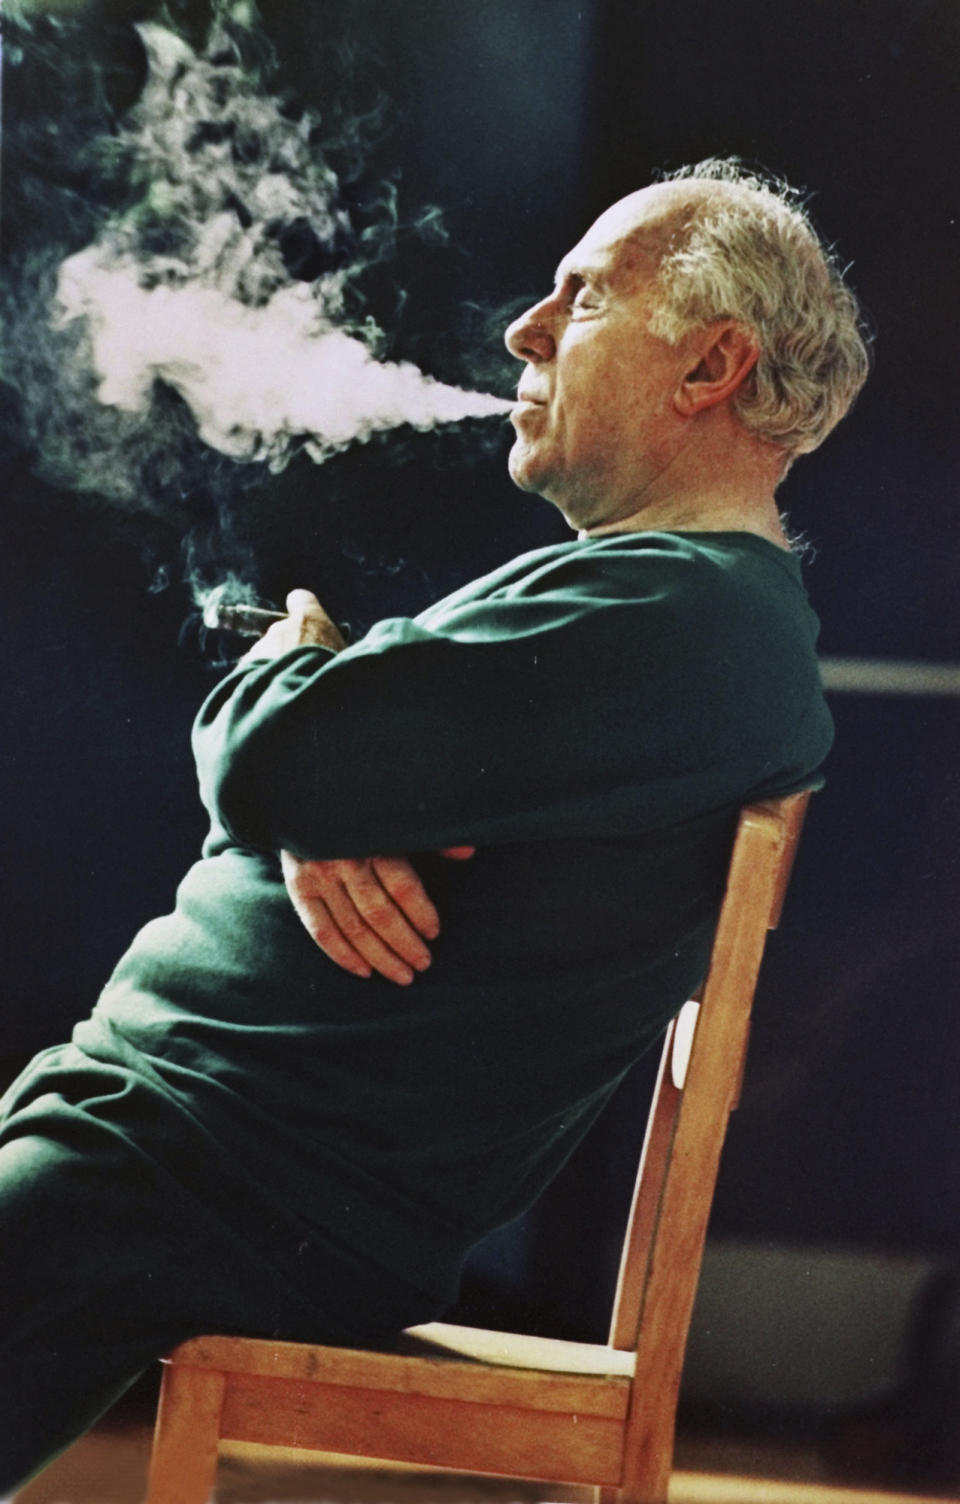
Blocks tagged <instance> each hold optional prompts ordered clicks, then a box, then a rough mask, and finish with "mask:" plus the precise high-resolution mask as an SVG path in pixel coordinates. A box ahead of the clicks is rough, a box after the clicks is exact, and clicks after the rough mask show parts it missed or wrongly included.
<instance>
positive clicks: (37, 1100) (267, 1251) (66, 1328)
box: [0, 1067, 437, 1497]
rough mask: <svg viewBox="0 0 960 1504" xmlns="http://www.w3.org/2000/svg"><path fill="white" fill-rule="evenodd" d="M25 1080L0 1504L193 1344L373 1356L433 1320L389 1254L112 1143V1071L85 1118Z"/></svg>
mask: <svg viewBox="0 0 960 1504" xmlns="http://www.w3.org/2000/svg"><path fill="white" fill-rule="evenodd" d="M29 1075H30V1081H29V1090H28V1091H26V1092H23V1093H19V1094H18V1090H17V1086H16V1085H15V1086H14V1087H13V1088H11V1091H10V1093H8V1096H7V1098H6V1099H5V1112H4V1114H3V1115H2V1116H0V1496H3V1497H5V1496H6V1495H7V1494H9V1493H10V1492H11V1491H12V1490H13V1489H14V1488H16V1487H18V1486H19V1485H21V1484H23V1483H25V1482H26V1481H27V1479H28V1478H30V1477H32V1476H33V1475H34V1474H35V1473H36V1472H37V1471H39V1470H40V1469H41V1468H42V1467H43V1466H44V1465H45V1464H46V1463H47V1462H49V1461H51V1460H52V1458H53V1457H54V1456H56V1455H57V1453H58V1452H60V1451H62V1450H63V1448H64V1447H66V1446H67V1445H69V1443H70V1442H71V1441H73V1440H75V1439H76V1438H77V1437H78V1436H79V1435H81V1434H82V1433H83V1432H84V1431H85V1430H87V1429H88V1428H89V1427H90V1426H91V1425H92V1424H93V1422H94V1421H95V1420H96V1419H97V1418H98V1416H99V1415H101V1414H102V1413H103V1411H104V1410H106V1409H107V1408H108V1407H109V1406H110V1404H111V1403H112V1402H113V1400H114V1399H115V1398H116V1397H117V1396H118V1395H119V1394H121V1393H122V1392H123V1390H124V1389H125V1388H127V1386H128V1385H129V1384H131V1383H132V1382H133V1380H134V1379H135V1378H136V1377H137V1376H138V1375H139V1374H140V1373H141V1372H142V1371H143V1370H144V1369H145V1368H146V1367H148V1366H149V1365H150V1364H151V1362H153V1361H154V1360H155V1359H157V1358H158V1357H160V1356H161V1355H162V1354H163V1353H164V1352H166V1351H168V1350H169V1349H170V1348H171V1347H173V1346H175V1345H176V1343H178V1342H180V1341H183V1340H185V1339H186V1338H188V1337H193V1336H199V1335H201V1334H203V1333H205V1332H222V1333H227V1334H232V1333H243V1334H247V1335H250V1336H262V1337H278V1338H282V1339H286V1340H302V1341H313V1342H334V1343H347V1344H349V1343H351V1342H371V1341H373V1342H375V1341H378V1340H383V1339H384V1338H386V1337H387V1336H388V1335H389V1333H390V1332H395V1331H396V1330H398V1329H399V1328H401V1327H402V1326H405V1325H408V1324H411V1323H413V1322H416V1321H422V1320H427V1319H430V1318H431V1317H432V1316H434V1315H436V1314H437V1311H436V1310H435V1309H434V1308H432V1307H431V1306H430V1304H429V1303H428V1302H427V1301H426V1300H425V1297H424V1296H423V1295H422V1294H421V1293H420V1292H417V1291H414V1290H412V1289H410V1288H409V1287H407V1286H405V1285H404V1284H403V1282H402V1281H399V1280H396V1279H395V1278H394V1277H393V1276H392V1275H390V1274H389V1273H388V1272H387V1268H386V1265H387V1263H388V1259H387V1258H384V1264H383V1265H381V1264H380V1263H379V1262H377V1261H376V1257H377V1252H378V1251H376V1250H374V1251H372V1254H373V1256H372V1257H371V1260H370V1261H364V1260H362V1259H360V1258H358V1257H357V1255H356V1254H355V1253H354V1252H352V1251H350V1250H348V1249H346V1248H344V1247H342V1246H338V1245H337V1243H336V1241H335V1240H334V1239H332V1238H330V1237H329V1236H328V1235H326V1234H323V1233H318V1232H317V1231H316V1230H314V1229H305V1228H304V1227H303V1225H302V1224H298V1223H297V1219H296V1216H295V1214H294V1213H293V1212H292V1211H291V1210H290V1209H289V1208H275V1209H273V1210H271V1209H270V1208H269V1207H266V1206H264V1205H262V1204H259V1205H258V1204H255V1203H253V1202H251V1203H250V1205H249V1206H245V1205H244V1204H243V1200H242V1198H243V1194H244V1192H243V1182H242V1176H239V1175H238V1179H237V1183H236V1185H234V1186H224V1185H222V1184H218V1185H217V1186H211V1193H210V1196H209V1197H200V1196H198V1195H197V1194H196V1191H195V1189H187V1188H185V1187H184V1186H183V1185H182V1184H181V1183H179V1181H178V1180H177V1179H176V1178H174V1177H173V1176H172V1175H170V1174H169V1173H168V1172H167V1171H166V1170H165V1169H164V1168H163V1166H162V1165H161V1164H160V1163H158V1162H157V1159H156V1158H155V1157H154V1156H153V1155H148V1154H146V1153H144V1152H141V1150H140V1149H139V1148H138V1146H137V1145H136V1144H135V1143H131V1142H130V1140H129V1139H128V1138H127V1137H126V1136H125V1135H124V1134H123V1133H121V1132H119V1131H118V1124H122V1105H123V1103H122V1097H121V1098H120V1099H119V1100H118V1099H117V1097H116V1094H114V1095H113V1096H112V1097H110V1096H109V1094H107V1095H104V1094H103V1087H104V1079H103V1073H102V1072H93V1073H91V1082H90V1086H91V1087H95V1088H96V1089H97V1090H99V1091H100V1092H101V1095H100V1097H98V1096H97V1095H96V1094H95V1093H93V1092H88V1093H87V1095H86V1096H85V1097H84V1098H83V1100H82V1104H80V1105H78V1101H77V1100H76V1097H77V1093H76V1092H75V1091H74V1092H73V1093H72V1095H73V1097H74V1098H75V1100H73V1101H68V1100H65V1098H64V1097H63V1096H62V1095H58V1094H57V1093H56V1092H55V1091H52V1090H45V1089H44V1080H43V1070H42V1067H40V1068H39V1069H37V1068H35V1069H34V1070H33V1071H32V1073H29ZM18 1098H19V1099H22V1100H18ZM24 1101H25V1105H24ZM3 1106H4V1104H0V1108H2V1107H3ZM228 1202H229V1206H228V1211H229V1216H225V1215H223V1209H224V1207H227V1204H228ZM238 1221H248V1224H249V1237H246V1236H245V1237H238V1236H237V1225H238Z"/></svg>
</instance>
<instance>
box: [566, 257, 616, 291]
mask: <svg viewBox="0 0 960 1504" xmlns="http://www.w3.org/2000/svg"><path fill="white" fill-rule="evenodd" d="M553 280H554V286H555V287H562V285H563V283H564V282H567V281H571V280H572V281H575V282H592V283H595V284H597V285H599V284H600V283H602V282H604V281H605V280H606V279H605V277H604V276H603V273H602V272H601V271H600V268H599V267H596V266H591V265H590V263H589V261H561V262H560V265H559V266H558V267H557V270H556V273H555V275H554V279H553Z"/></svg>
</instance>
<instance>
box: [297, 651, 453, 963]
mask: <svg viewBox="0 0 960 1504" xmlns="http://www.w3.org/2000/svg"><path fill="white" fill-rule="evenodd" d="M272 630H273V628H271V631H272ZM473 852H474V848H473V847H472V846H451V847H448V848H447V849H446V850H445V851H444V852H443V853H442V855H443V856H446V857H450V858H451V859H452V860H454V861H465V860H467V858H469V857H471V856H473ZM280 861H281V865H282V868H283V879H284V882H285V883H286V885H287V892H288V893H289V895H290V901H291V903H292V904H293V907H294V909H295V910H296V912H297V915H298V917H299V918H300V920H301V922H302V923H303V925H304V926H305V928H306V930H307V933H308V934H309V935H310V936H311V938H312V939H314V940H315V941H316V943H317V944H318V945H319V947H320V949H321V950H322V951H324V952H325V954H326V955H328V956H329V957H330V960H331V961H336V963H337V965H338V966H342V967H343V969H344V970H345V971H349V972H352V973H353V974H354V976H358V977H369V976H371V975H372V974H373V972H375V971H376V972H379V973H380V975H381V976H382V977H386V978H387V980H388V981H390V982H397V983H398V984H399V985H400V986H401V987H407V986H409V984H410V983H411V982H412V981H413V979H414V976H415V975H416V973H417V972H418V971H426V969H427V967H428V966H429V965H430V959H431V957H430V951H429V949H428V947H427V945H426V943H425V942H426V941H427V940H435V939H436V937H437V935H438V934H439V933H440V918H439V915H438V914H437V911H436V909H435V908H434V906H433V904H432V903H431V902H430V899H429V898H428V896H427V893H426V890H425V888H424V886H423V884H422V883H421V881H420V878H419V877H418V875H417V873H416V871H415V869H414V868H413V867H412V866H411V864H410V862H408V861H407V860H406V858H405V857H400V856H374V857H367V858H362V859H345V860H336V861H300V860H299V859H298V858H297V857H295V856H291V854H290V853H289V852H288V851H283V852H281V854H280Z"/></svg>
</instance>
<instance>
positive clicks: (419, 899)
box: [371, 856, 440, 944]
mask: <svg viewBox="0 0 960 1504" xmlns="http://www.w3.org/2000/svg"><path fill="white" fill-rule="evenodd" d="M371 866H372V867H373V870H374V872H375V873H376V874H377V877H378V878H379V879H380V882H381V883H382V884H383V887H384V889H385V890H386V892H387V893H389V895H390V897H391V898H392V899H393V902H394V903H395V904H396V906H397V908H398V909H399V910H400V911H401V913H402V914H403V915H405V917H406V918H407V919H408V920H409V922H410V924H411V925H412V926H413V928H414V929H415V930H416V931H418V932H419V934H421V935H422V936H423V938H424V940H435V939H436V938H437V936H438V935H439V933H440V915H439V914H438V913H437V911H436V909H435V908H434V906H433V904H432V903H431V902H430V898H429V897H428V895H427V890H426V888H425V887H424V886H423V883H422V882H421V881H420V877H419V874H418V873H417V870H416V868H415V867H414V866H412V864H411V863H410V862H408V861H406V860H405V858H403V857H397V856H375V857H374V858H373V860H372V862H371ZM392 943H393V942H392V941H391V944H392Z"/></svg>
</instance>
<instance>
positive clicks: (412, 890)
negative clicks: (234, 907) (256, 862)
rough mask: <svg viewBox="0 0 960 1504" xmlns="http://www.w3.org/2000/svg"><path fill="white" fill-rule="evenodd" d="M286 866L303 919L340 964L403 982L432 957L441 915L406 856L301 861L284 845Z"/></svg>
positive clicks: (292, 896)
mask: <svg viewBox="0 0 960 1504" xmlns="http://www.w3.org/2000/svg"><path fill="white" fill-rule="evenodd" d="M281 866H282V868H283V876H284V881H285V882H286V885H287V890H288V892H289V895H290V899H291V901H292V903H293V906H294V909H295V910H296V913H297V915H298V916H299V918H300V920H301V922H302V923H303V924H304V925H305V926H306V928H307V930H308V932H309V934H310V935H311V936H312V937H313V939H314V940H315V941H316V943H317V944H318V945H319V946H320V948H321V949H322V950H323V951H325V952H326V954H327V955H328V956H329V957H330V959H331V960H332V961H336V962H337V964H338V965H340V966H344V967H346V969H347V970H348V971H352V972H353V973H354V974H355V975H357V976H369V975H370V973H371V972H372V971H377V972H379V973H380V975H381V976H383V977H386V978H387V979H388V980H389V981H392V982H397V983H399V984H400V985H402V986H406V985H408V984H409V983H410V982H412V981H413V979H414V976H415V975H416V973H417V972H418V971H425V970H426V968H427V967H428V966H429V965H430V961H431V955H430V950H429V948H428V946H427V945H426V944H425V943H424V942H425V940H432V939H434V938H435V936H436V935H438V934H439V932H440V920H439V916H438V915H437V911H436V909H435V908H434V906H433V904H432V903H431V902H430V899H429V898H428V896H427V894H426V892H425V890H424V887H423V884H422V883H421V881H420V878H419V876H418V875H417V872H416V869H415V868H414V867H413V866H412V865H411V863H410V862H408V861H407V860H406V858H405V857H372V858H368V859H364V860H346V859H345V860H342V861H299V860H298V859H297V858H296V857H294V856H291V855H290V854H289V853H288V852H282V853H281Z"/></svg>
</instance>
